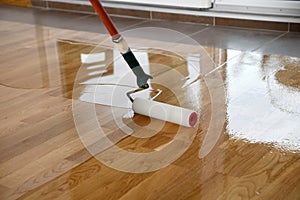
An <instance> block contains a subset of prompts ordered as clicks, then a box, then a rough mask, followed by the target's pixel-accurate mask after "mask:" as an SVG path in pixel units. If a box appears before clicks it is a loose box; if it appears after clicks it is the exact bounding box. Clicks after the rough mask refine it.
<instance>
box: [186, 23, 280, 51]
mask: <svg viewBox="0 0 300 200" xmlns="http://www.w3.org/2000/svg"><path fill="white" fill-rule="evenodd" d="M281 34H283V32H279V31H261V30H250V29H238V28H225V27H211V28H209V29H206V30H204V31H201V32H199V33H197V34H194V35H192V36H191V37H192V38H193V39H194V40H196V41H197V42H198V43H199V44H201V45H204V46H211V47H217V48H223V49H234V50H240V51H253V50H255V49H257V48H259V47H261V46H262V45H264V44H265V43H267V42H270V41H271V40H273V39H274V38H276V37H278V36H280V35H281Z"/></svg>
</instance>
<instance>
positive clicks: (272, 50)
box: [257, 33, 300, 57]
mask: <svg viewBox="0 0 300 200" xmlns="http://www.w3.org/2000/svg"><path fill="white" fill-rule="evenodd" d="M257 52H261V53H263V54H278V55H288V56H292V57H300V33H287V34H285V35H283V36H282V37H280V38H278V39H276V40H274V41H272V42H270V43H268V44H265V45H264V46H262V47H261V48H259V49H257Z"/></svg>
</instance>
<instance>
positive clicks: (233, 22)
mask: <svg viewBox="0 0 300 200" xmlns="http://www.w3.org/2000/svg"><path fill="white" fill-rule="evenodd" d="M75 2H76V1H75ZM32 4H33V6H34V7H45V8H50V9H61V10H67V11H72V12H75V11H77V12H86V13H94V9H93V8H92V7H91V6H90V5H88V4H85V5H83V4H76V3H67V2H58V1H47V0H32ZM106 10H107V12H108V13H109V14H110V15H124V16H130V17H139V18H145V19H162V20H173V21H181V22H193V23H199V24H209V25H213V26H231V27H241V28H253V29H266V30H277V31H291V32H300V20H299V23H288V22H272V21H261V20H245V19H234V18H222V17H212V16H196V15H188V14H175V13H168V12H157V11H145V10H133V9H120V8H113V7H106Z"/></svg>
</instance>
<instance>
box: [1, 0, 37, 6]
mask: <svg viewBox="0 0 300 200" xmlns="http://www.w3.org/2000/svg"><path fill="white" fill-rule="evenodd" d="M0 3H3V4H8V5H14V6H22V7H31V6H32V4H31V0H1V1H0Z"/></svg>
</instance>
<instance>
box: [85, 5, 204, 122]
mask: <svg viewBox="0 0 300 200" xmlns="http://www.w3.org/2000/svg"><path fill="white" fill-rule="evenodd" d="M90 2H91V4H92V6H93V7H94V9H95V11H96V12H97V14H98V16H99V17H100V19H101V21H102V22H103V24H104V25H105V27H106V29H107V31H108V32H109V34H110V35H111V38H112V41H113V43H114V44H115V45H116V47H117V48H118V50H119V51H120V53H121V55H122V56H123V58H124V60H125V61H126V63H127V64H128V66H129V67H130V68H131V70H132V72H133V73H134V74H135V76H136V79H137V85H138V86H139V88H140V89H147V88H149V85H148V83H147V82H148V80H149V79H152V77H151V76H150V75H148V74H146V73H145V72H144V70H143V68H142V67H141V65H140V64H139V62H138V60H137V59H136V57H135V56H134V54H133V52H132V51H131V49H130V48H129V46H128V44H127V42H126V40H125V39H124V38H123V37H122V35H121V34H120V33H119V32H118V30H117V28H116V27H115V26H114V24H113V22H112V20H111V19H110V17H109V16H108V14H107V13H106V11H105V9H104V8H103V6H102V4H101V3H100V1H99V0H90ZM136 91H137V90H134V91H130V92H128V93H127V96H128V97H129V99H130V100H131V102H132V109H133V111H134V112H135V113H138V114H141V115H146V116H149V117H152V118H156V119H160V120H163V121H168V122H172V123H175V124H179V125H182V126H187V127H193V126H195V125H196V123H197V121H198V115H197V113H196V112H195V111H193V110H190V109H186V108H182V107H178V106H174V105H169V104H165V103H161V102H157V101H153V98H152V99H151V100H148V99H143V98H139V97H137V98H135V99H133V98H132V97H131V96H130V94H132V93H134V92H136ZM138 91H140V90H139V89H138Z"/></svg>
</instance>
